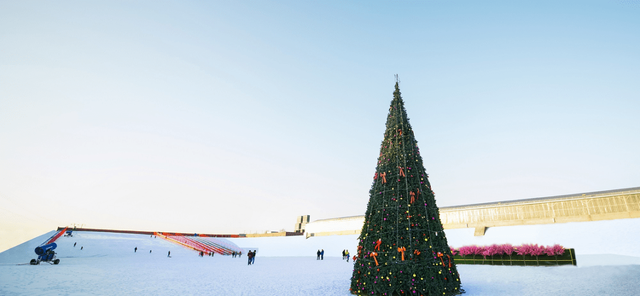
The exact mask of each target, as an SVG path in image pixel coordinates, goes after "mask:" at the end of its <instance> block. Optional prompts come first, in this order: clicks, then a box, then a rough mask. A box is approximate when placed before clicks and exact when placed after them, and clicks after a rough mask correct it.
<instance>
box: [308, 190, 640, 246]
mask: <svg viewBox="0 0 640 296" xmlns="http://www.w3.org/2000/svg"><path fill="white" fill-rule="evenodd" d="M628 218H640V187H635V188H626V189H618V190H608V191H597V192H589V193H578V194H570V195H561V196H552V197H543V198H532V199H521V200H512V201H503V202H492V203H482V204H471V205H463V206H453V207H442V208H440V220H441V221H442V226H443V227H444V229H455V228H475V235H476V236H482V235H484V233H485V230H486V229H487V228H488V227H496V226H514V225H532V224H550V223H566V222H584V221H598V220H615V219H628ZM363 223H364V216H352V217H343V218H335V219H323V220H316V221H313V222H311V223H309V224H307V225H306V236H307V237H310V236H322V235H336V234H358V233H360V230H361V228H362V224H363Z"/></svg>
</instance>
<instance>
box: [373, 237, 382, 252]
mask: <svg viewBox="0 0 640 296" xmlns="http://www.w3.org/2000/svg"><path fill="white" fill-rule="evenodd" d="M380 244H382V240H381V239H378V241H377V242H376V246H375V247H374V248H373V249H374V250H378V251H380Z"/></svg>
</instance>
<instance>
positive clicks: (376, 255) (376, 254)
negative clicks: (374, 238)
mask: <svg viewBox="0 0 640 296" xmlns="http://www.w3.org/2000/svg"><path fill="white" fill-rule="evenodd" d="M371 257H373V260H375V261H376V266H378V258H376V257H378V253H376V252H371Z"/></svg>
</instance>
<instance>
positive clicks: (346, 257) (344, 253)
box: [342, 250, 355, 262]
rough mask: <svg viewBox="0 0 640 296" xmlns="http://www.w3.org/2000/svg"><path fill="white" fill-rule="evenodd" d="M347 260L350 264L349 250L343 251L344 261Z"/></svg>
mask: <svg viewBox="0 0 640 296" xmlns="http://www.w3.org/2000/svg"><path fill="white" fill-rule="evenodd" d="M345 259H346V260H347V262H349V250H342V260H345ZM354 260H355V259H354Z"/></svg>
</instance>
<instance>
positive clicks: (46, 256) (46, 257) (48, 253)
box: [29, 243, 60, 265]
mask: <svg viewBox="0 0 640 296" xmlns="http://www.w3.org/2000/svg"><path fill="white" fill-rule="evenodd" d="M57 247H58V245H57V244H56V243H50V244H46V245H42V246H39V247H37V248H36V250H35V252H36V255H38V259H31V262H29V264H31V265H38V264H40V262H47V263H49V264H58V263H60V259H56V252H54V251H53V250H55V248H57Z"/></svg>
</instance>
